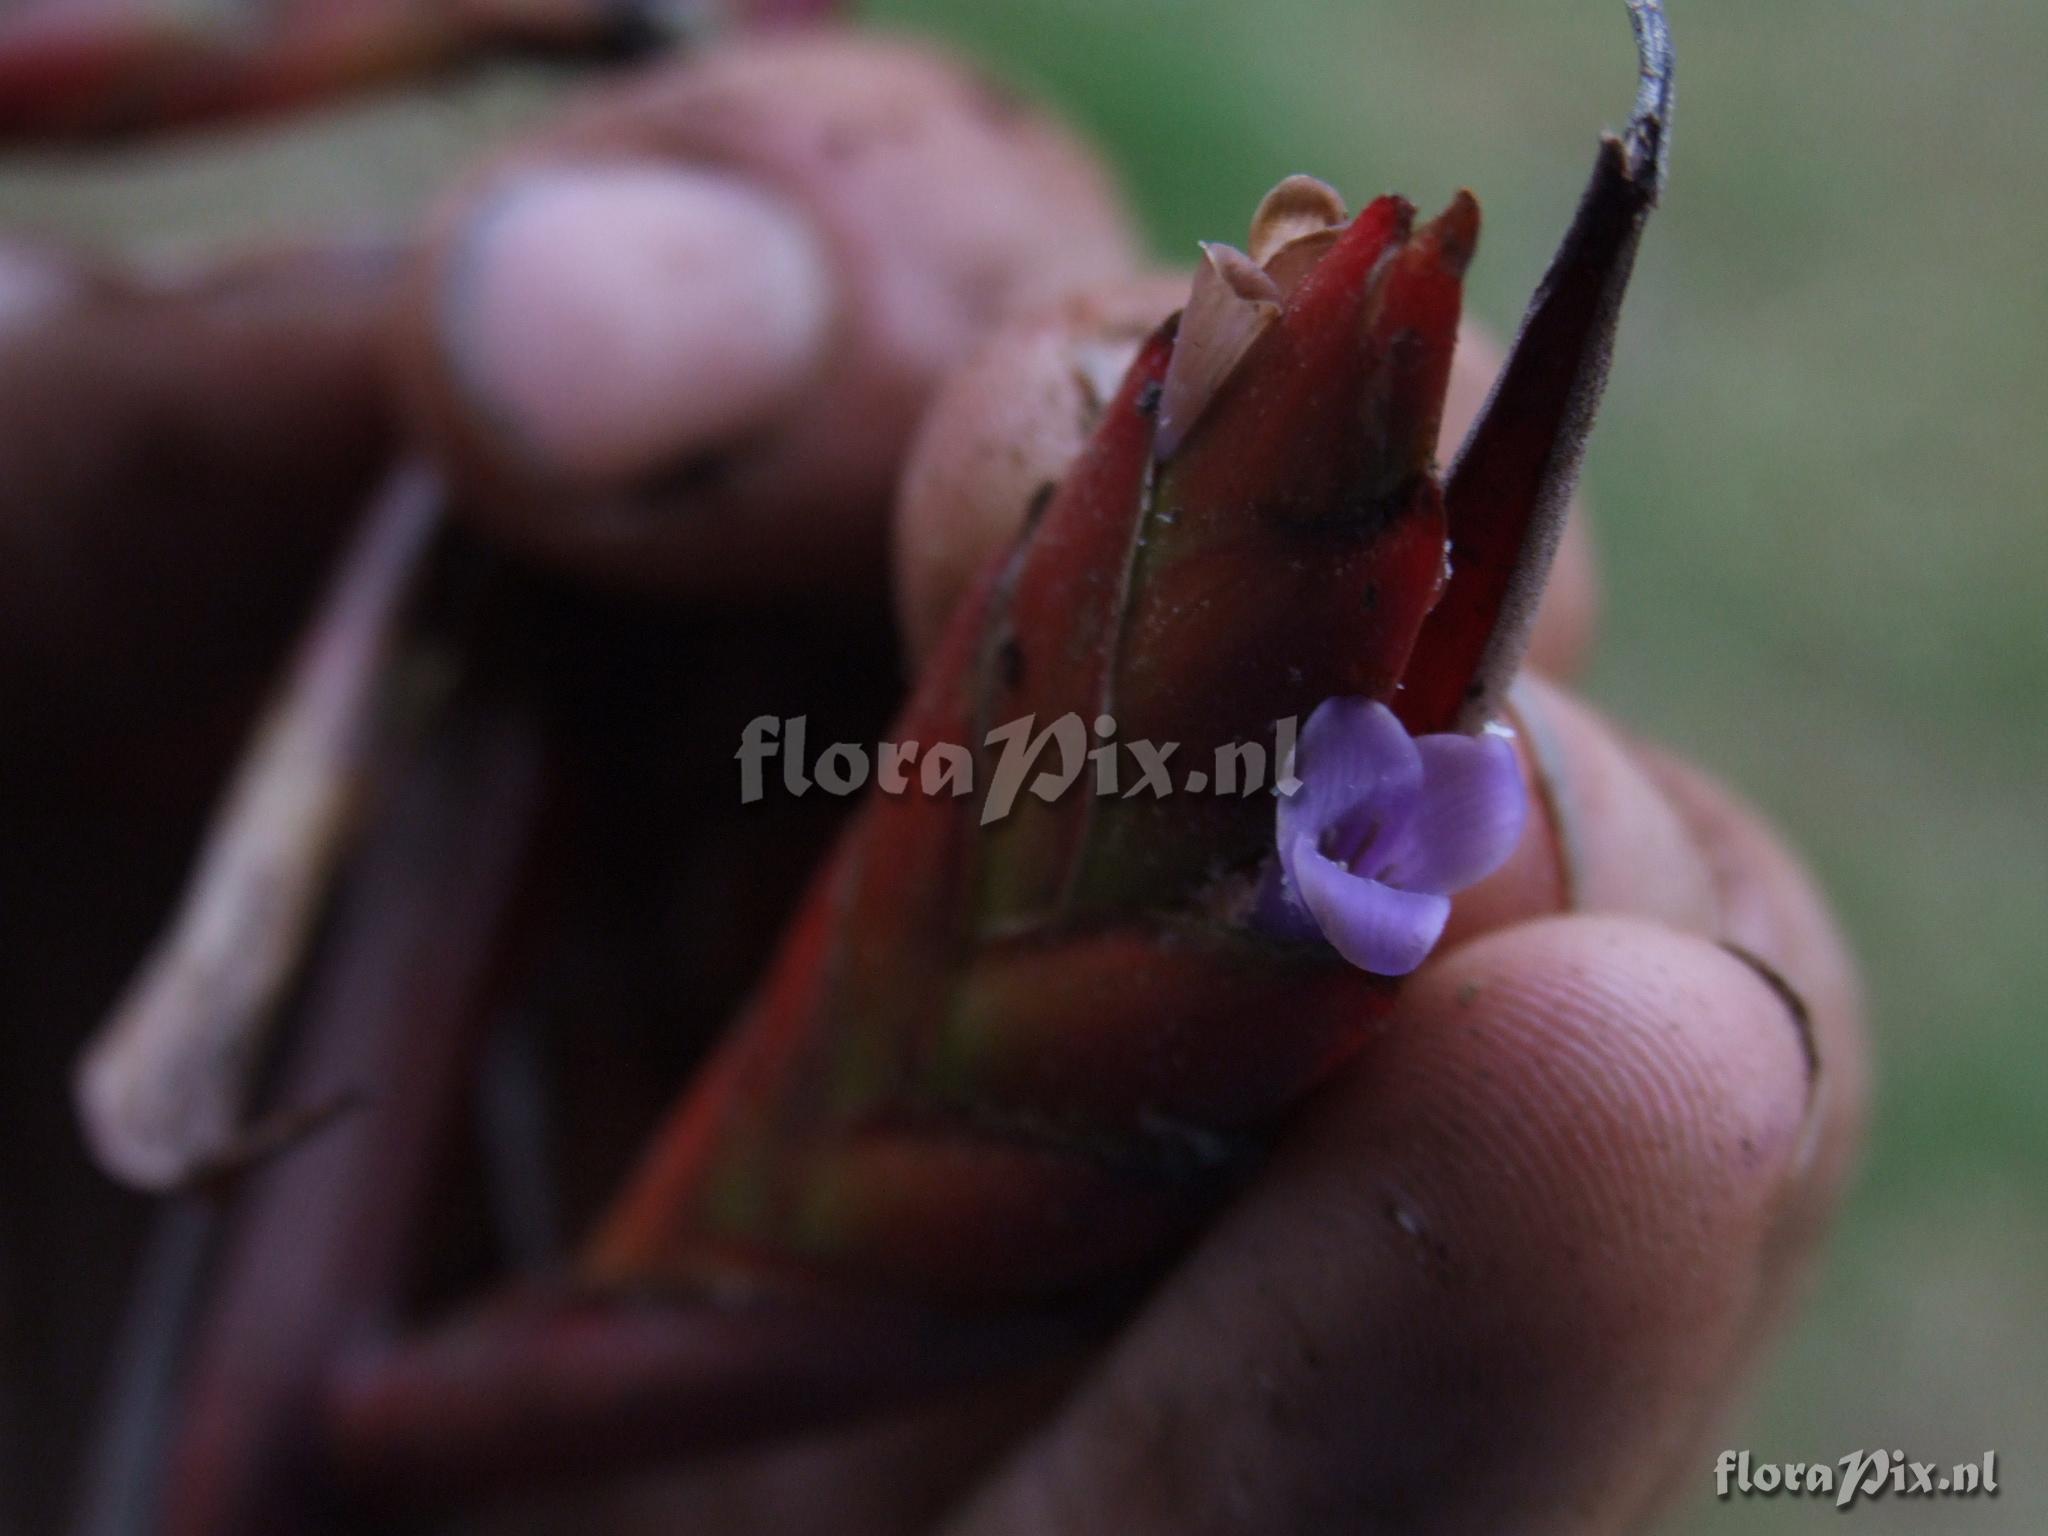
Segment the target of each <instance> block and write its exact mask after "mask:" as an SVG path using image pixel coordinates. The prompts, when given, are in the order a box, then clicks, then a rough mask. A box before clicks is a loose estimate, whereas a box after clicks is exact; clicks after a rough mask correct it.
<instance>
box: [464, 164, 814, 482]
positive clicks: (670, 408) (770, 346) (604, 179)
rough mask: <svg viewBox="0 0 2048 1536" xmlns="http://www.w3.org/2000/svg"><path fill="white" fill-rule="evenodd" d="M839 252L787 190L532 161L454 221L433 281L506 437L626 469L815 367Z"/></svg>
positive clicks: (569, 460) (564, 467) (538, 458)
mask: <svg viewBox="0 0 2048 1536" xmlns="http://www.w3.org/2000/svg"><path fill="white" fill-rule="evenodd" d="M830 293H831V278H830V270H829V266H828V263H827V260H826V257H825V254H824V252H823V250H822V248H821V246H820V244H819V241H818V240H817V238H816V236H815V235H814V234H813V232H812V231H811V230H810V229H809V227H808V226H807V225H806V223H805V222H804V220H803V219H802V218H801V217H800V216H799V215H798V214H797V212H796V211H795V210H794V209H793V208H791V207H790V206H789V205H788V204H787V203H786V202H784V201H783V200H782V199H780V198H778V197H776V196H774V195H773V194H771V193H768V192H765V191H763V190H761V189H760V188H758V187H755V186H751V185H749V184H748V183H746V182H744V181H742V180H740V179H739V178H737V177H734V176H732V175H729V174H725V173H722V172H716V171H708V170H699V169H691V168H687V167H678V166H664V165H660V164H656V163H652V162H642V163H635V162H631V161H621V162H616V163H608V164H598V163H593V164H588V165H581V166H563V167H559V168H556V169H552V170H547V171H528V172H525V173H522V174H519V175H517V176H515V177H513V178H512V179H510V180H509V181H508V182H507V183H506V184H505V185H503V186H500V187H499V188H497V189H495V190H494V191H492V192H491V193H489V194H487V195H486V196H484V197H483V198H482V199H481V200H480V201H479V202H478V203H476V204H475V205H474V207H473V208H472V209H471V210H470V212H469V214H468V215H467V217H466V218H465V219H464V220H463V221H462V223H461V225H460V227H459V228H458V229H457V231H456V233H455V234H454V236H453V238H452V241H451V245H450V249H449V253H448V255H447V257H446V258H445V262H444V265H443V268H442V280H441V282H440V283H439V285H438V292H437V294H436V300H437V314H436V316H435V323H436V325H437V327H438V329H439V333H440V340H441V345H442V347H443V348H444V349H445V355H446V359H447V366H448V371H449V376H450V381H451V383H452V384H453V385H454V387H455V388H456V389H457V391H458V392H459V393H460V394H461V395H462V396H463V397H464V398H465V400H466V402H467V404H468V405H469V407H470V409H471V410H473V411H474V412H476V413H477V414H478V415H480V416H481V417H482V418H483V419H484V420H485V421H486V422H488V423H490V424H492V425H494V426H496V427H497V428H498V429H500V430H501V431H502V432H503V433H504V435H505V437H506V438H507V439H508V442H507V447H508V448H509V449H510V450H511V451H513V452H515V453H517V454H519V455H520V456H522V457H524V458H527V459H529V460H531V461H534V462H536V463H537V464H538V465H539V466H541V467H543V468H544V469H545V470H546V471H548V472H550V473H552V474H555V475H559V476H561V477H563V478H565V479H567V480H570V481H572V482H576V483H579V484H583V485H586V486H593V487H600V488H602V487H607V486H621V485H630V484H632V483H633V482H635V481H637V480H639V479H642V478H644V477H646V476H649V475H651V474H653V473H655V472H656V471H657V470H659V469H661V468H662V467H663V466H666V465H670V464H675V463H679V462H681V461H683V460H685V459H687V458H689V457H691V456H693V455H696V454H702V453H706V452H708V451H710V450H711V449H713V448H714V447H715V446H717V445H718V444H719V443H720V442H721V441H722V440H723V439H725V438H727V437H729V436H731V435H734V434H737V433H740V432H743V431H745V430H747V429H748V428H750V427H752V426H754V425H756V424H757V423H759V422H760V421H762V420H764V419H767V418H768V417H770V416H771V415H772V414H773V413H774V412H775V410H776V409H777V408H778V407H780V406H781V405H783V404H785V403H786V402H787V401H788V400H789V399H790V398H791V396H792V395H793V394H794V393H795V392H796V390H797V389H798V388H799V387H800V386H801V384H802V383H803V381H804V380H805V379H806V378H807V377H808V375H809V374H810V373H811V372H812V371H813V370H815V369H816V367H817V366H818V364H819V361H820V358H821V356H822V354H823V351H824V347H825V343H826V338H827V335H828V333H829V330H830V320H831V298H830Z"/></svg>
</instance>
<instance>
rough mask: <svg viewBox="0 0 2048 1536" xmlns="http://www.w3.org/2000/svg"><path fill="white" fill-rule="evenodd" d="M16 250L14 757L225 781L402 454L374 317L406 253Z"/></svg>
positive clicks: (5, 362) (2, 419) (3, 509)
mask: <svg viewBox="0 0 2048 1536" xmlns="http://www.w3.org/2000/svg"><path fill="white" fill-rule="evenodd" d="M8 266H9V267H10V268H11V270H12V272H13V273H14V276H13V277H12V278H7V277H4V276H0V307H5V308H7V309H8V310H9V311H10V313H11V315H12V318H11V319H9V320H5V321H0V462H4V463H5V464H6V465H7V473H6V474H5V475H4V476H0V714H4V716H5V718H7V720H8V721H9V725H10V730H9V732H8V740H9V742H10V743H11V744H12V748H13V749H12V750H9V751H7V752H6V753H5V757H6V763H5V764H4V766H6V767H7V768H8V769H9V770H10V773H9V777H10V780H11V781H13V782H15V783H16V784H17V787H18V785H19V782H20V779H19V775H20V774H21V773H22V772H27V771H30V770H32V771H33V772H34V773H35V774H36V775H37V776H38V777H39V778H40V779H41V780H42V781H44V782H47V783H50V784H54V785H59V786H61V787H62V788H63V789H64V790H65V792H66V793H73V794H75V793H79V792H83V791H85V790H88V789H89V788H90V786H91V785H92V784H94V783H95V782H99V783H102V785H103V787H107V788H111V787H112V781H114V780H116V779H117V780H118V781H119V783H120V784H121V785H122V790H121V792H122V794H123V795H124V797H127V798H129V799H131V800H132V799H135V798H137V797H139V798H140V799H142V800H150V799H152V798H155V797H157V796H158V795H159V794H161V795H162V796H164V797H165V798H166V799H168V800H172V801H183V800H185V799H186V798H188V797H189V795H190V793H191V792H192V791H193V789H194V788H195V787H199V788H200V792H201V793H203V792H204V790H203V786H204V785H205V784H207V783H210V782H211V781H212V779H213V778H214V777H216V776H217V773H218V769H219V767H220V753H221V751H222V750H223V749H224V745H225V744H226V743H231V742H232V740H233V739H234V737H235V736H236V735H237V734H238V732H239V729H240V726H241V724H242V723H243V722H244V720H245V719H246V715H247V712H248V710H249V709H250V708H251V707H252V706H253V703H254V698H255V695H256V692H257V691H258V690H259V689H260V688H261V686H262V684H263V682H264V680H265V678H266V677H267V675H268V673H269V671H270V669H271V667H272V665H273V664H274V662H275V659H276V657H277V655H278V653H279V650H280V648H281V647H282V646H283V644H284V643H285V641H286V640H287V638H288V637H289V635H290V633H291V631H292V629H293V628H294V627H295V625H296V622H297V619H298V616H299V614H300V611H301V609H302V607H303V604H304V602H305V600H306V598H307V597H308V596H309V594H310V592H311V590H312V586H313V583H314V582H315V580H316V579H317V576H318V573H319V571H320V569H321V567H322V565H323V564H324V563H325V561H326V559H327V558H328V556H329V555H330V553H331V552H332V549H333V547H334V544H335V541H336V539H337V538H338V536H339V534H340V532H341V530H342V529H343V527H344V526H345V525H346V524H347V522H348V521H349V520H350V518H351V517H352V516H353V515H354V513H355V512H356V510H357V509H358V507H359V506H360V503H361V498H362V496H363V495H364V493H365V492H366V490H367V488H368V485H369V483H370V482H371V480H372V478H373V477H374V476H375V475H376V474H377V473H378V472H379V470H380V469H381V467H382V460H383V459H384V457H385V456H386V454H387V453H388V452H389V435H388V427H387V415H388V413H387V409H386V396H385V393H384V390H383V387H382V383H381V377H380V365H379V360H378V355H377V348H376V344H375V341H374V336H375V333H376V330H377V326H378V319H379V317H380V315H381V313H382V310H383V307H384V305H385V303H386V302H387V300H388V296H389V293H390V290H391V282H392V279H393V275H394V271H395V267H394V262H393V259H392V253H391V252H390V251H389V250H388V249H385V248H379V247H372V246H361V247H347V248H342V247H334V248H324V249H319V250H296V251H276V252H271V253H267V254H262V255H250V256H247V257H243V258H238V259H236V260H234V261H232V262H230V263H228V264H226V265H223V266H221V267H217V268H211V269H208V270H205V271H194V272H191V273H188V274H184V275H179V276H158V277H147V278H145V277H141V276H136V275H129V274H123V273H121V272H118V271H108V270H101V269H97V268H91V267H87V266H84V265H82V264H72V263H67V262H65V261H63V260H62V259H60V258H58V257H55V256H53V255H51V254H50V253H47V252H41V253H32V254H25V255H23V256H21V257H19V258H18V259H16V260H15V261H13V262H11V263H8ZM9 293H11V294H12V295H13V297H12V299H11V300H9V299H7V298H5V297H4V295H5V294H9ZM52 678H62V679H63V680H64V686H63V687H62V688H57V687H53V686H51V682H50V680H51V679H52ZM143 744H147V746H148V750H147V751H146V752H144V753H143V754H142V760H141V761H138V754H137V748H138V746H140V745H143ZM159 748H161V749H162V750H161V753H160V754H159V752H158V749H159Z"/></svg>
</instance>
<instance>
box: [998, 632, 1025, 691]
mask: <svg viewBox="0 0 2048 1536" xmlns="http://www.w3.org/2000/svg"><path fill="white" fill-rule="evenodd" d="M996 669H997V671H998V672H999V673H1000V674H1001V676H1002V679H1003V686H1004V687H1005V688H1008V689H1011V690H1012V691H1014V690H1016V689H1018V688H1022V687H1023V686H1024V647H1023V646H1021V645H1019V644H1018V643H1017V637H1016V636H1015V635H1011V636H1010V637H1009V638H1008V639H1006V640H1004V641H1003V643H1002V644H1001V645H999V646H997V647H996Z"/></svg>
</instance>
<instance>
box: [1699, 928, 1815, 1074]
mask: <svg viewBox="0 0 2048 1536" xmlns="http://www.w3.org/2000/svg"><path fill="white" fill-rule="evenodd" d="M1721 948H1722V949H1724V950H1725V951H1727V952H1728V953H1729V954H1731V955H1733V956H1734V957H1735V958H1736V959H1737V960H1740V961H1741V962H1742V963H1743V964H1744V965H1746V966H1748V967H1749V968H1750V969H1751V970H1752V971H1754V972H1756V975H1757V978H1758V980H1760V981H1762V982H1763V984H1764V985H1765V986H1766V987H1769V988H1770V989H1771V992H1772V993H1773V994H1774V995H1775V996H1776V997H1777V999H1778V1001H1779V1002H1781V1003H1783V1004H1784V1005H1785V1013H1786V1016H1787V1018H1788V1019H1789V1020H1790V1022H1791V1025H1792V1030H1793V1033H1794V1034H1796V1035H1797V1036H1798V1037H1799V1051H1800V1057H1801V1059H1802V1060H1803V1061H1805V1063H1806V1103H1807V1108H1808V1111H1809V1115H1810V1114H1811V1110H1812V1107H1813V1103H1814V1100H1815V1098H1816V1097H1817V1095H1818V1092H1819V1089H1820V1042H1819V1040H1818V1038H1817V1037H1816V1036H1815V1034H1814V1029H1813V1010H1812V1009H1811V1008H1809V1007H1808V1006H1807V1004H1806V998H1805V996H1804V995H1803V994H1802V993H1801V992H1800V990H1799V989H1798V988H1797V987H1795V986H1793V985H1792V983H1791V982H1790V981H1788V980H1786V979H1785V973H1784V972H1783V971H1781V970H1779V969H1778V968H1777V967H1776V966H1775V965H1772V964H1771V962H1770V961H1768V960H1766V959H1765V958H1764V957H1763V956H1762V955H1760V954H1758V953H1757V952H1756V951H1755V950H1752V949H1745V948H1743V946H1742V945H1740V944H1737V943H1735V942H1733V941H1732V940H1728V939H1723V940H1722V941H1721Z"/></svg>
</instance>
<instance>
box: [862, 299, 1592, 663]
mask: <svg viewBox="0 0 2048 1536" xmlns="http://www.w3.org/2000/svg"><path fill="white" fill-rule="evenodd" d="M1187 294H1188V279H1187V278H1186V277H1185V276H1184V275H1181V274H1177V273H1166V272H1162V273H1153V274H1148V275H1146V276H1144V277H1141V278H1138V279H1134V280H1128V281H1124V282H1119V283H1114V284H1106V285H1103V286H1100V287H1097V288H1092V289H1089V290H1087V291H1086V292H1084V293H1081V294H1078V295H1075V296H1073V297H1072V298H1070V299H1069V300H1068V301H1066V302H1064V303H1062V304H1060V305H1057V306H1053V307H1048V308H1046V309H1042V310H1040V311H1038V312H1036V313H1033V314H1028V315H1025V316H1022V317H1020V318H1019V319H1017V320H1015V321H1013V322H1011V323H1009V324H1007V325H1005V326H1003V327H1002V328H1001V329H1000V330H998V331H997V332H996V333H995V334H994V335H993V336H991V337H990V338H989V340H988V341H987V343H986V344H985V345H983V347H982V348H981V349H980V350H979V351H978V352H977V353H976V354H975V356H974V358H973V360H972V361H971V362H969V363H968V364H967V365H966V366H965V367H963V368H961V369H960V370H959V371H958V372H956V373H955V374H953V375H952V376H951V377H950V378H949V379H948V380H947V381H946V384H945V386H944V387H943V388H942V389H941V390H940V391H939V393H938V395H937V397H936V398H935V399H934V401H933V402H932V406H931V409H930V410H929V411H928V412H927V413H926V415H925V418H924V421H923V422H922V424H921V425H920V426H919V428H918V431H917V436H916V437H915V439H913V441H912V444H911V447H910V451H909V455H908V457H907V459H906V461H905V464H904V470H903V477H902V483H901V489H900V491H899V493H898V496H897V504H896V514H895V529H894V540H895V549H894V577H895V586H896V611H897V618H898V623H899V625H900V627H901V629H902V633H903V639H904V646H905V648H906V650H907V651H908V652H909V654H910V655H911V657H912V658H913V659H915V658H918V657H921V656H923V655H924V654H925V653H926V652H927V651H929V650H930V649H931V648H932V646H933V645H935V644H936V643H937V641H938V637H939V634H940V632H941V631H942V630H943V629H944V627H945V624H946V620H947V619H948V618H949V617H950V616H951V614H952V611H953V606H954V604H955V603H957V602H958V601H959V599H960V597H961V595H962V594H963V593H964V592H965V591H966V590H967V588H968V586H969V585H970V584H971V583H972V582H973V580H974V578H975V577H976V576H978V575H979V574H980V573H981V571H982V569H983V568H984V567H985V566H986V565H987V563H988V562H989V560H990V559H991V558H993V557H994V556H996V555H997V554H999V553H1000V552H1001V551H1003V550H1005V549H1007V548H1009V546H1010V545H1011V544H1012V543H1013V542H1014V541H1015V540H1016V538H1017V536H1018V534H1019V532H1020V531H1021V530H1022V529H1023V527H1024V525H1025V523H1026V521H1027V520H1028V518H1029V517H1030V513H1031V508H1032V507H1033V506H1034V505H1039V504H1042V498H1043V497H1045V496H1046V495H1048V494H1049V492H1048V490H1047V487H1049V486H1052V485H1056V484H1057V483H1058V482H1059V480H1060V478H1061V477H1062V476H1063V475H1065V473H1066V470H1067V466H1068V465H1069V464H1070V463H1072V462H1073V459H1074V456H1075V455H1076V454H1078V453H1079V452H1080V451H1081V445H1082V444H1083V443H1084V442H1085V441H1086V440H1087V438H1088V435H1089V433H1091V432H1092V431H1093V430H1094V428H1095V423H1096V421H1097V420H1098V419H1099V418H1100V415H1101V412H1102V408H1103V406H1104V404H1105V403H1106V402H1107V401H1108V400H1109V399H1110V398H1111V396H1112V395H1114V393H1115V390H1116V384H1117V381H1118V379H1120V378H1121V377H1122V375H1123V372H1124V370H1125V369H1126V368H1128V367H1129V366H1130V362H1131V359H1132V358H1133V357H1134V356H1136V354H1137V349H1138V344H1139V342H1141V341H1142V340H1143V339H1144V338H1145V337H1146V336H1147V335H1148V334H1150V332H1151V331H1152V330H1153V328H1154V327H1156V326H1157V325H1158V324H1159V322H1160V321H1162V320H1164V319H1165V318H1166V316H1167V315H1169V314H1171V313H1172V312H1173V311H1174V310H1176V309H1178V308H1179V307H1180V306H1181V305H1182V304H1183V303H1185V302H1186V299H1187ZM1503 356H1504V354H1503V353H1502V352H1501V349H1500V346H1499V344H1498V343H1497V342H1495V341H1494V340H1493V339H1492V338H1491V337H1490V336H1488V335H1487V334H1486V333H1485V332H1484V331H1482V330H1480V329H1479V328H1478V327H1476V326H1472V325H1467V326H1466V327H1465V328H1464V330H1463V331H1462V332H1461V333H1460V335H1459V338H1458V350H1457V352H1456V354H1455V356H1454V358H1453V362H1452V369H1451V386H1450V394H1449V396H1448V398H1447V399H1446V402H1445V407H1444V426H1443V432H1442V435H1441V453H1442V455H1443V456H1444V457H1445V458H1446V459H1448V457H1449V456H1450V455H1451V454H1452V453H1453V452H1455V450H1456V448H1457V445H1458V444H1459V443H1460V442H1462V441H1463V440H1464V436H1465V433H1466V431H1467V430H1468V429H1469V428H1470V426H1471V424H1472V421H1473V419H1474V418H1475V417H1476V416H1477V415H1478V414H1479V410H1480V407H1481V406H1483V405H1484V404H1485V402H1486V396H1487V393H1488V392H1489V391H1490V390H1491V389H1492V387H1493V380H1494V376H1495V375H1496V374H1497V373H1498V372H1499V371H1500V366H1501V363H1502V361H1503ZM1597 607H1598V593H1597V583H1596V581H1595V577H1594V561H1593V548H1592V539H1591V536H1590V534H1589V532H1588V530H1587V527H1586V519H1585V516H1584V512H1583V509H1582V508H1580V507H1578V506H1577V505H1576V504H1575V505H1574V507H1573V511H1572V515H1571V518H1570V520H1569V521H1568V522H1567V523H1566V525H1565V534H1564V539H1563V541H1562V543H1561V544H1560V545H1559V548H1558V552H1557V558H1556V561H1555V563H1554V564H1553V566H1552V568H1551V575H1550V583H1549V586H1548V587H1547V589H1546V590H1545V593H1544V598H1543V603H1542V606H1541V608H1540V609H1539V610H1538V613H1537V618H1536V628H1535V631H1534V633H1533V635H1532V637H1531V640H1530V653H1529V654H1530V661H1531V663H1532V664H1533V665H1535V666H1538V667H1540V668H1542V669H1544V670H1545V671H1548V672H1550V673H1551V674H1552V675H1554V676H1561V677H1563V676H1570V675H1572V674H1573V673H1574V672H1576V671H1577V670H1578V669H1579V667H1580V666H1581V665H1582V664H1583V662H1584V659H1585V656H1586V652H1587V651H1588V649H1589V648H1590V647H1591V644H1592V638H1593V629H1594V622H1595V618H1596V610H1597Z"/></svg>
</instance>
